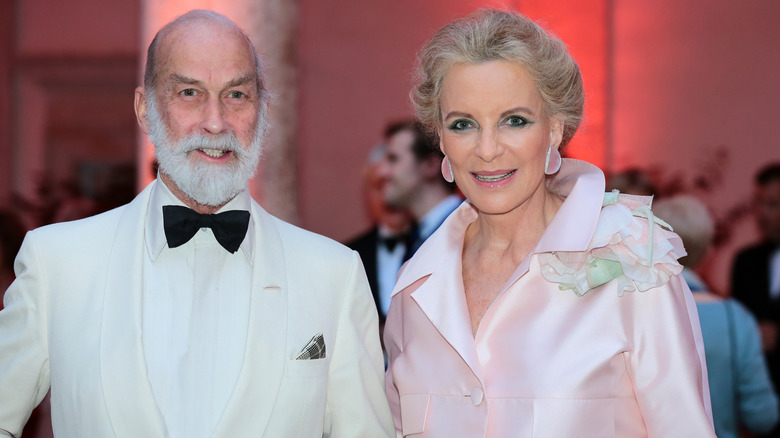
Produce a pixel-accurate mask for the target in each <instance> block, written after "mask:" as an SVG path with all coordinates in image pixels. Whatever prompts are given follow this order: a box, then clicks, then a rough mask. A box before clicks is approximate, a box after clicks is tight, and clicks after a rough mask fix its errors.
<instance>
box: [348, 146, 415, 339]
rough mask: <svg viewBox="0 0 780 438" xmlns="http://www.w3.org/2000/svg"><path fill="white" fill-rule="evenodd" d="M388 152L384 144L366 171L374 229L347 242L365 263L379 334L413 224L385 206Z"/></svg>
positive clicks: (365, 189)
mask: <svg viewBox="0 0 780 438" xmlns="http://www.w3.org/2000/svg"><path fill="white" fill-rule="evenodd" d="M386 149H387V146H386V144H385V143H382V144H380V145H378V146H376V147H374V148H373V149H372V150H371V153H370V154H369V157H368V161H367V163H366V165H365V167H364V169H363V184H364V185H363V196H364V199H365V203H366V208H367V210H368V215H369V219H370V220H371V224H372V226H371V228H370V229H369V230H367V231H366V232H364V233H361V234H360V235H358V236H356V237H353V238H352V239H350V240H349V241H348V242H346V245H347V246H348V247H349V248H352V249H353V250H355V251H357V252H358V254H360V258H361V259H362V260H363V267H364V268H365V269H366V277H368V284H369V286H370V287H371V293H372V294H373V296H374V302H375V303H376V307H377V312H378V313H379V332H380V333H382V327H383V326H384V322H385V318H386V317H387V309H388V308H389V307H390V293H391V292H392V291H393V286H395V279H396V277H397V276H398V270H399V269H400V268H401V264H403V262H404V255H405V254H406V249H407V247H408V245H409V242H408V233H409V229H410V224H411V216H410V215H409V213H408V211H407V210H405V209H399V208H395V207H392V206H390V205H388V204H387V203H386V202H385V199H384V193H383V191H384V180H383V179H382V178H381V177H380V176H379V175H378V172H377V170H378V168H379V166H380V165H381V164H380V163H381V162H382V160H384V158H385V154H386V153H387V152H386Z"/></svg>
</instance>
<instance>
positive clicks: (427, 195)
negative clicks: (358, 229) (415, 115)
mask: <svg viewBox="0 0 780 438" xmlns="http://www.w3.org/2000/svg"><path fill="white" fill-rule="evenodd" d="M385 134H386V135H385V136H386V138H387V150H386V154H385V159H384V160H383V161H382V162H381V163H380V165H379V168H378V169H377V173H378V175H379V176H380V177H381V178H382V179H383V180H384V196H385V202H386V203H387V205H389V206H391V207H393V208H396V209H399V210H405V211H407V212H409V214H410V215H411V216H412V218H413V219H414V224H413V227H412V230H411V237H410V245H409V247H408V248H407V251H406V254H405V255H404V260H407V259H409V257H411V256H412V254H414V252H415V251H417V249H418V248H419V247H420V245H422V243H423V242H425V240H426V239H427V238H428V237H430V235H431V234H433V232H434V231H436V229H437V228H439V226H440V225H441V224H442V223H443V222H444V220H445V219H446V218H447V216H449V214H450V213H452V212H453V211H454V210H455V209H456V208H458V206H459V205H460V204H461V202H463V198H461V197H460V196H459V195H458V194H457V193H456V187H455V185H454V184H452V183H450V182H447V181H445V180H444V179H443V178H442V175H441V170H440V169H441V160H442V157H443V155H442V152H441V150H439V148H438V145H437V143H436V137H435V136H434V135H432V134H431V133H430V132H428V131H426V130H425V127H423V125H422V124H421V123H420V122H418V121H416V120H409V121H403V122H398V123H396V124H393V125H390V126H389V127H388V128H387V131H386V133H385Z"/></svg>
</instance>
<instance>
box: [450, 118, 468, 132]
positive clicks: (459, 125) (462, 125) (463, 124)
mask: <svg viewBox="0 0 780 438" xmlns="http://www.w3.org/2000/svg"><path fill="white" fill-rule="evenodd" d="M471 126H472V124H471V122H469V121H468V120H456V121H454V122H452V123H451V124H450V130H452V131H465V130H466V129H469V128H471Z"/></svg>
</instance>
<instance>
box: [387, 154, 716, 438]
mask: <svg viewBox="0 0 780 438" xmlns="http://www.w3.org/2000/svg"><path fill="white" fill-rule="evenodd" d="M549 187H550V188H551V189H553V190H554V191H556V192H557V193H559V194H561V195H563V196H566V200H565V202H564V203H563V205H562V206H561V208H560V210H559V211H558V213H557V214H556V216H555V218H554V219H553V221H552V222H551V223H550V225H549V226H548V228H547V230H546V231H545V233H544V235H543V236H542V237H541V239H540V240H539V243H538V244H537V246H536V249H535V250H534V251H533V252H532V253H531V255H530V256H529V257H527V258H526V259H525V260H524V261H523V262H522V263H521V264H520V266H518V267H517V269H516V271H515V272H514V274H513V275H512V276H511V278H510V279H509V281H508V282H507V283H506V285H505V286H504V288H503V290H502V291H501V293H500V294H499V296H498V297H497V298H496V300H495V302H494V303H493V304H492V306H491V307H490V308H489V309H488V310H487V312H486V313H485V315H484V318H483V319H482V321H481V323H480V326H479V329H478V331H477V334H476V336H473V335H472V332H471V323H470V319H469V315H468V310H467V308H466V301H465V296H464V291H463V281H462V276H461V252H462V248H463V236H464V233H465V231H466V228H467V227H468V225H469V224H470V223H471V222H473V221H474V220H475V219H476V216H477V214H476V212H475V210H474V208H473V207H472V206H471V205H470V204H469V203H468V202H464V203H463V205H461V206H460V207H459V208H458V209H457V210H456V211H455V212H454V213H453V214H452V215H451V216H450V217H449V219H447V221H446V222H445V223H444V224H443V225H442V227H441V228H440V229H439V230H438V231H437V232H436V233H435V234H434V235H433V236H432V237H431V238H429V239H428V240H427V241H426V242H425V244H424V245H423V246H422V247H421V248H420V250H419V251H418V252H417V253H416V254H415V256H414V257H413V258H412V259H411V260H410V261H409V263H408V264H407V265H406V266H405V268H404V269H403V270H402V272H401V274H400V275H399V279H398V283H397V285H396V288H395V291H394V295H393V298H392V302H391V305H390V311H389V315H388V318H387V325H386V326H385V333H384V336H385V346H386V347H387V352H388V366H389V367H388V370H387V379H386V382H387V384H386V386H387V397H388V400H389V402H390V406H391V410H392V412H393V417H394V421H395V427H396V430H397V434H398V435H399V436H401V435H402V436H415V437H447V438H450V437H459V438H460V437H464V438H465V437H491V438H493V437H512V438H518V437H521V438H522V437H535V438H571V437H586V438H608V437H609V438H611V437H620V438H634V437H663V438H673V437H685V438H692V437H714V436H715V434H714V432H713V429H712V413H711V408H710V400H709V388H708V386H707V376H706V367H705V362H704V348H703V344H702V339H701V330H700V327H699V320H698V314H697V312H696V305H695V303H694V301H693V297H692V296H691V293H690V291H689V290H688V288H687V286H686V285H685V282H684V281H683V280H682V278H681V277H680V276H679V275H676V274H678V273H679V269H678V268H679V265H678V264H677V263H676V261H675V259H676V257H678V256H681V255H682V254H684V252H683V250H682V247H681V245H680V244H679V239H678V238H677V236H676V235H675V234H674V233H671V232H668V231H666V230H664V229H663V228H662V227H661V226H660V225H657V224H655V222H651V221H649V220H648V219H647V218H645V217H641V216H643V215H645V216H647V212H648V211H649V210H648V209H643V208H639V206H640V204H641V203H642V200H643V199H646V198H643V197H630V196H629V197H623V196H622V195H621V197H620V201H619V202H618V203H614V199H613V204H614V205H612V206H610V207H603V208H602V202H605V201H604V200H605V194H604V176H603V174H602V172H601V171H600V170H599V169H598V168H596V167H595V166H593V165H590V164H587V163H585V162H582V161H576V160H564V164H563V167H562V170H561V171H560V173H559V175H557V176H556V178H555V179H554V180H553V181H552V182H551V183H550V184H549ZM616 197H617V196H616V195H615V198H616ZM648 204H649V202H648ZM626 211H627V212H628V213H626V214H627V216H626V214H623V213H625V212H626ZM649 216H650V217H651V218H652V215H651V214H650V215H649ZM650 224H653V225H654V226H653V227H650V226H649V225H650ZM650 230H653V234H649V232H650ZM651 240H652V241H653V242H654V246H653V247H652V248H653V250H654V254H650V255H648V254H647V252H648V251H649V249H650V247H649V246H648V245H649V242H650V241H651ZM627 242H628V243H627ZM632 251H633V252H632ZM634 253H636V254H634ZM593 254H596V255H597V256H598V257H596V258H594V257H592V255H593ZM610 254H611V255H610ZM632 254H633V255H632ZM637 254H638V255H639V256H641V257H637ZM610 257H613V258H615V259H617V260H619V261H620V265H621V266H622V268H623V269H622V270H623V272H624V275H622V276H620V277H619V278H616V277H614V276H613V277H612V278H614V279H613V280H611V281H608V282H606V283H605V284H603V285H601V286H588V284H589V283H588V281H590V282H591V283H595V284H598V283H599V282H598V279H597V278H596V279H594V278H591V277H598V275H597V274H598V273H599V272H600V271H598V269H595V270H594V269H590V270H589V269H586V268H587V267H583V265H582V263H581V262H582V261H587V262H588V263H590V265H589V266H590V267H592V266H596V265H594V263H596V264H597V263H600V262H604V260H606V259H609V258H610ZM647 257H649V258H650V259H652V260H653V262H652V263H650V264H648V263H646V262H644V261H643V260H646V259H647ZM606 263H607V264H609V262H606ZM643 263H644V265H643ZM613 265H614V263H613ZM543 272H544V273H543ZM546 277H547V278H553V279H555V280H557V282H554V281H549V280H548V279H547V278H546ZM566 279H569V280H571V281H569V282H568V285H567V282H566V281H565V280H566ZM562 285H563V287H564V288H566V287H568V288H570V289H568V290H562V289H561V286H562ZM633 289H636V290H633ZM575 290H576V291H577V292H576V293H575ZM578 294H582V295H581V296H580V295H578ZM621 295H622V296H621Z"/></svg>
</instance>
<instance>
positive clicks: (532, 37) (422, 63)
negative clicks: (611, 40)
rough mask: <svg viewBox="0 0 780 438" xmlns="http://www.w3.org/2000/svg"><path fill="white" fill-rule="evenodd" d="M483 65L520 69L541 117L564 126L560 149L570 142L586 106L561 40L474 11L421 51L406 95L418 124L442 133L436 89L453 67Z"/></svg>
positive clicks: (527, 24) (508, 16) (491, 12)
mask: <svg viewBox="0 0 780 438" xmlns="http://www.w3.org/2000/svg"><path fill="white" fill-rule="evenodd" d="M488 61H509V62H513V63H516V64H519V65H521V66H522V67H523V68H525V70H526V71H527V72H528V73H529V74H530V75H531V77H533V78H534V80H535V82H536V85H537V88H538V90H539V94H540V95H541V97H542V100H543V101H544V105H545V111H546V115H547V116H548V117H552V116H559V117H561V118H562V120H563V122H564V127H563V139H562V141H561V147H563V146H565V145H566V144H567V143H569V140H571V138H572V137H573V136H574V133H575V132H576V131H577V127H579V125H580V120H582V108H583V105H584V101H585V97H584V90H583V88H582V76H581V75H580V68H579V66H577V63H576V62H574V59H572V57H571V55H569V52H568V51H567V50H566V46H565V45H564V44H563V42H561V40H559V39H558V38H557V37H555V36H553V35H551V34H549V33H547V32H546V31H545V30H544V29H542V28H541V27H540V26H539V25H537V24H536V23H534V22H533V21H531V20H529V19H528V18H526V17H524V16H522V15H520V14H518V13H515V12H510V11H501V10H495V9H481V10H478V11H476V12H475V13H473V14H472V15H470V16H468V17H465V18H461V19H458V20H455V21H453V22H451V23H449V24H447V25H445V26H444V27H442V28H441V29H439V31H438V32H436V34H435V35H434V36H433V38H431V40H430V41H428V43H427V44H425V45H424V46H423V48H422V49H421V50H420V53H419V54H418V57H417V72H416V81H415V86H414V87H413V88H412V91H411V93H410V96H411V99H412V103H413V104H414V107H415V110H416V112H417V117H418V118H419V119H420V121H421V122H422V123H423V124H424V125H425V126H426V127H427V128H428V129H430V130H432V131H437V130H438V129H440V128H441V123H442V114H441V106H440V99H441V87H442V82H443V80H444V76H446V75H447V72H449V70H450V68H452V66H453V65H455V64H462V63H463V64H474V63H480V62H488Z"/></svg>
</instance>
